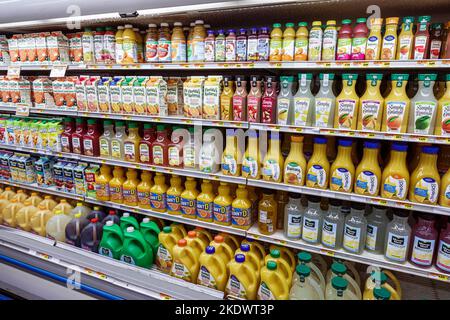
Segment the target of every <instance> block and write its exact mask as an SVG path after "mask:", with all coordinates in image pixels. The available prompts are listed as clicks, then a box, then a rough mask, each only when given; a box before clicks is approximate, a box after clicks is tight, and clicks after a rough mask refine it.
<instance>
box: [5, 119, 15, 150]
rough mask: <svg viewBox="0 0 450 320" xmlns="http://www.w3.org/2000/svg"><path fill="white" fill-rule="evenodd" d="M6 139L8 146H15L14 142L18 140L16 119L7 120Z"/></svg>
mask: <svg viewBox="0 0 450 320" xmlns="http://www.w3.org/2000/svg"><path fill="white" fill-rule="evenodd" d="M6 138H7V140H6V141H7V144H8V145H14V141H15V140H16V139H15V137H14V119H13V118H9V119H7V120H6Z"/></svg>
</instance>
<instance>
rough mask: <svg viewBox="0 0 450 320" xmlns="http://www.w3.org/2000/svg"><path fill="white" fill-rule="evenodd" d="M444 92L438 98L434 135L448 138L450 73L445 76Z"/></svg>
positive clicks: (449, 129)
mask: <svg viewBox="0 0 450 320" xmlns="http://www.w3.org/2000/svg"><path fill="white" fill-rule="evenodd" d="M445 81H446V87H447V88H446V90H445V91H444V93H443V94H442V96H441V97H440V98H439V101H438V109H437V116H436V127H435V129H434V134H435V135H438V136H446V137H449V136H450V73H448V74H446V76H445Z"/></svg>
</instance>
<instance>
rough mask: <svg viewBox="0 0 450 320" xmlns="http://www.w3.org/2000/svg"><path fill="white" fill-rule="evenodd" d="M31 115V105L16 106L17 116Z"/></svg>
mask: <svg viewBox="0 0 450 320" xmlns="http://www.w3.org/2000/svg"><path fill="white" fill-rule="evenodd" d="M29 115H30V106H29V105H25V104H23V105H18V106H17V108H16V116H22V117H28V116H29Z"/></svg>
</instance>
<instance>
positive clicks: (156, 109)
mask: <svg viewBox="0 0 450 320" xmlns="http://www.w3.org/2000/svg"><path fill="white" fill-rule="evenodd" d="M145 92H146V94H147V113H148V114H149V115H152V116H158V115H159V116H167V115H168V110H167V83H166V81H164V79H163V77H150V79H149V80H148V81H147V83H146V85H145Z"/></svg>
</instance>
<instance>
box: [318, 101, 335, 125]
mask: <svg viewBox="0 0 450 320" xmlns="http://www.w3.org/2000/svg"><path fill="white" fill-rule="evenodd" d="M315 107H316V108H315V109H316V114H315V117H316V123H315V125H316V126H317V127H320V128H325V127H328V123H329V121H330V113H331V108H332V107H333V101H332V100H331V99H330V98H319V99H316V106H315Z"/></svg>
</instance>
